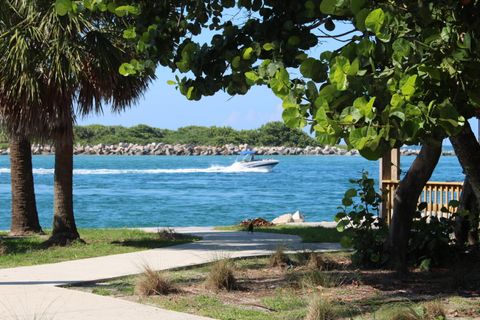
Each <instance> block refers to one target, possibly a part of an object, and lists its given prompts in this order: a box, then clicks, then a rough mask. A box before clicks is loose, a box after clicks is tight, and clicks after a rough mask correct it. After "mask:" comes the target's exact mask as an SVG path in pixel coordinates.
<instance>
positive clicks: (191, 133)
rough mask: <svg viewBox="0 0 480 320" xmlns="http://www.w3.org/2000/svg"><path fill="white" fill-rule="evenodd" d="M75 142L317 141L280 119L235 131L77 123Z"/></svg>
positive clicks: (309, 143) (304, 143) (263, 143)
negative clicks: (84, 124) (291, 127)
mask: <svg viewBox="0 0 480 320" xmlns="http://www.w3.org/2000/svg"><path fill="white" fill-rule="evenodd" d="M74 133H75V141H76V143H78V144H81V145H87V144H89V145H93V144H102V143H103V144H118V143H120V142H125V143H136V144H143V145H145V144H148V143H152V142H163V143H168V144H191V145H209V146H222V145H225V144H235V145H238V144H245V143H246V144H249V145H252V146H289V147H306V146H318V145H319V144H318V143H317V142H316V140H315V139H314V138H312V137H310V136H309V135H308V134H306V133H305V132H303V131H301V130H297V129H290V128H288V127H287V126H285V124H283V123H282V122H270V123H267V124H265V125H263V126H262V127H260V128H259V129H254V130H235V129H233V128H230V127H215V126H214V127H201V126H187V127H183V128H179V129H178V130H167V129H158V128H153V127H149V126H147V125H138V126H134V127H130V128H127V127H122V126H103V125H89V126H76V127H75V130H74Z"/></svg>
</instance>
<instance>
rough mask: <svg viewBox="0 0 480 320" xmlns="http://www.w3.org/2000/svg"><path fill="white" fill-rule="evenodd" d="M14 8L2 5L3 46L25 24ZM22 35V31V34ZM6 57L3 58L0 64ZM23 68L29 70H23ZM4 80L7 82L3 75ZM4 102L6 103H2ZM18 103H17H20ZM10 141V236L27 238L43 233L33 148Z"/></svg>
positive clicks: (19, 139)
mask: <svg viewBox="0 0 480 320" xmlns="http://www.w3.org/2000/svg"><path fill="white" fill-rule="evenodd" d="M13 9H14V8H13V7H12V6H7V5H5V3H3V5H2V10H1V11H0V37H1V38H0V41H1V43H0V45H2V46H3V45H4V44H5V41H6V38H5V37H4V35H5V34H6V33H7V32H8V30H9V29H10V28H11V27H12V26H14V25H16V24H18V23H19V22H20V21H22V17H21V15H20V14H18V13H19V11H18V10H13ZM20 31H21V30H20ZM5 58H6V57H1V58H0V61H2V60H4V59H5ZM19 67H20V68H23V67H25V66H19ZM0 79H3V77H1V75H0ZM2 98H3V101H2ZM5 98H6V96H5V87H4V86H2V85H1V84H0V102H1V104H2V105H4V104H6V103H8V102H6V101H5ZM16 102H17V101H13V103H16ZM6 136H8V137H9V141H10V167H11V174H10V175H11V187H12V217H11V218H12V220H11V228H10V233H11V234H12V235H26V234H31V233H42V228H41V226H40V222H39V219H38V213H37V206H36V200H35V191H34V183H33V174H32V169H31V168H32V156H31V144H30V141H29V139H28V137H27V136H26V135H25V134H21V133H18V134H15V133H10V134H6Z"/></svg>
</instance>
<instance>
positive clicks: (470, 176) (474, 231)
mask: <svg viewBox="0 0 480 320" xmlns="http://www.w3.org/2000/svg"><path fill="white" fill-rule="evenodd" d="M450 141H451V142H452V145H453V148H454V149H455V153H456V155H457V157H458V160H459V161H460V164H461V165H462V168H463V171H464V173H465V175H466V180H468V182H469V188H467V189H466V190H464V193H465V192H468V193H472V195H471V196H470V198H472V197H473V198H474V200H476V199H480V144H479V143H478V141H477V138H476V137H475V134H474V133H473V131H472V128H471V127H470V124H469V123H468V122H466V123H465V126H464V128H463V130H462V131H461V132H460V133H459V134H458V135H456V136H454V137H450ZM474 200H470V201H474ZM467 209H468V208H467ZM469 211H470V213H471V214H470V216H469V224H470V225H469V226H468V228H469V229H470V232H468V242H469V243H470V244H478V220H479V217H478V215H479V213H480V201H476V210H474V209H473V208H471V205H470V209H469ZM460 220H461V219H460ZM463 227H464V228H465V226H463ZM464 238H465V237H464ZM459 240H467V239H459Z"/></svg>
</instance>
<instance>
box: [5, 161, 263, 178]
mask: <svg viewBox="0 0 480 320" xmlns="http://www.w3.org/2000/svg"><path fill="white" fill-rule="evenodd" d="M242 172H254V173H255V172H256V173H267V172H269V170H268V169H265V168H244V167H241V166H239V165H238V164H237V163H234V164H232V165H230V166H211V167H209V168H184V169H74V170H73V174H74V175H121V174H182V173H242ZM9 173H10V169H9V168H0V174H9ZM33 173H34V174H36V175H53V169H44V168H37V169H33Z"/></svg>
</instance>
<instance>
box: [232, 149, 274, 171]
mask: <svg viewBox="0 0 480 320" xmlns="http://www.w3.org/2000/svg"><path fill="white" fill-rule="evenodd" d="M240 156H242V158H241V159H240V160H238V159H237V161H236V162H235V164H236V165H238V166H241V167H242V168H245V169H261V170H265V171H272V169H273V167H275V166H276V165H277V164H278V163H279V162H280V161H278V160H275V159H256V158H255V151H253V150H245V151H242V152H240Z"/></svg>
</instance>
